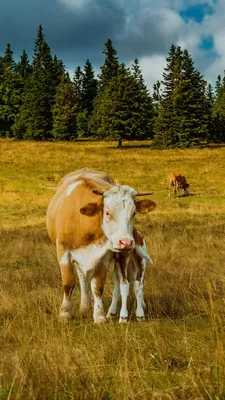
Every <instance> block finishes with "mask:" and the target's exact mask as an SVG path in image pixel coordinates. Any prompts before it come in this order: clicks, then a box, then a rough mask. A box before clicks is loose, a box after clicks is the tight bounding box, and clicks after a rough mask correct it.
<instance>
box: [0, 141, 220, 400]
mask: <svg viewBox="0 0 225 400" xmlns="http://www.w3.org/2000/svg"><path fill="white" fill-rule="evenodd" d="M124 145H125V146H124V148H123V149H121V150H118V149H117V148H116V144H115V143H113V142H107V143H103V142H100V143H97V142H76V143H45V142H43V143H41V142H39V143H35V142H15V141H11V140H10V139H5V140H0V188H1V190H0V271H1V274H0V399H1V400H6V399H8V400H14V399H17V400H56V399H57V400H76V399H82V400H118V399H119V400H120V399H121V400H149V399H154V400H175V399H182V400H187V399H188V400H189V399H190V400H193V399H195V400H202V399H215V400H222V399H225V353H224V346H225V301H224V299H225V245H224V244H225V243H224V236H225V148H223V147H218V148H216V147H215V148H213V147H212V148H202V149H185V150H178V149H173V150H154V149H151V148H150V147H149V143H148V142H132V143H124ZM84 166H87V167H91V168H94V169H98V170H103V171H106V172H108V173H110V174H111V175H112V176H113V177H114V179H116V180H118V181H119V182H120V183H121V184H127V185H130V186H132V187H134V188H135V189H138V190H150V191H154V195H153V196H151V199H152V200H154V201H155V202H156V203H157V208H156V209H155V211H153V212H152V213H150V214H147V215H144V216H137V218H136V226H137V227H138V229H139V230H140V231H141V232H142V233H143V234H144V236H145V239H146V242H147V247H148V253H149V254H150V255H151V257H152V259H153V262H154V264H153V265H152V266H151V265H148V267H147V270H146V277H145V289H144V291H145V300H146V303H147V310H146V321H145V322H142V323H137V322H136V321H135V315H134V311H135V304H134V297H133V294H132V293H130V296H129V315H130V320H129V322H128V323H127V324H119V323H118V317H117V318H116V319H115V320H112V321H109V322H108V323H107V324H105V325H101V326H99V325H95V324H93V322H92V312H90V314H89V315H87V317H86V318H82V317H81V316H80V315H79V311H78V310H79V302H80V294H79V286H78V284H77V288H76V290H75V292H74V294H73V305H74V319H73V320H72V321H71V322H69V323H63V322H61V321H60V320H59V319H58V311H59V307H60V304H61V301H62V293H63V290H62V284H61V277H60V271H59V266H58V263H57V260H56V251H55V246H54V245H52V244H51V242H50V240H49V238H48V235H47V232H46V227H45V215H46V209H47V206H48V203H49V201H50V199H51V197H52V196H53V194H54V192H55V188H56V186H57V183H58V181H59V180H60V178H61V177H62V176H64V175H65V174H66V173H68V172H71V171H74V170H76V169H80V168H82V167H84ZM173 170H180V171H182V172H183V173H184V174H185V176H186V178H187V180H188V182H189V183H190V184H191V187H190V192H191V196H189V197H179V198H174V196H171V198H168V195H167V188H166V184H167V182H166V179H167V175H168V173H169V172H171V171H173ZM112 269H113V268H112V267H111V269H110V271H109V274H108V277H107V282H106V286H105V292H104V303H105V308H106V310H107V307H108V306H109V304H110V299H111V294H112V283H113V282H112Z"/></svg>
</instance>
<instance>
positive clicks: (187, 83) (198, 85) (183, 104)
mask: <svg viewBox="0 0 225 400" xmlns="http://www.w3.org/2000/svg"><path fill="white" fill-rule="evenodd" d="M163 78H164V81H163V85H164V90H163V93H162V100H161V105H160V108H159V110H158V116H157V118H156V120H155V128H154V130H155V136H154V141H153V144H154V145H156V146H158V147H167V146H171V145H172V146H180V147H187V146H195V145H199V144H200V143H201V142H206V141H207V140H208V139H209V127H210V121H211V110H210V107H209V103H208V100H207V96H206V82H205V81H204V79H203V76H202V75H201V74H200V73H199V71H197V70H196V69H195V67H194V63H193V60H192V58H191V56H190V54H189V53H188V51H187V50H184V51H182V50H181V48H180V47H179V46H178V47H175V46H174V45H172V46H171V48H170V52H169V56H168V57H167V66H166V68H165V69H164V73H163Z"/></svg>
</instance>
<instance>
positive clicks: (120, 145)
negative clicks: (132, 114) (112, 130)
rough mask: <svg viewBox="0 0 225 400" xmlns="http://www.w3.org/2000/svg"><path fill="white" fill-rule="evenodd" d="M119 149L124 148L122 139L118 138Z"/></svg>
mask: <svg viewBox="0 0 225 400" xmlns="http://www.w3.org/2000/svg"><path fill="white" fill-rule="evenodd" d="M117 149H122V139H121V138H120V139H118V144H117Z"/></svg>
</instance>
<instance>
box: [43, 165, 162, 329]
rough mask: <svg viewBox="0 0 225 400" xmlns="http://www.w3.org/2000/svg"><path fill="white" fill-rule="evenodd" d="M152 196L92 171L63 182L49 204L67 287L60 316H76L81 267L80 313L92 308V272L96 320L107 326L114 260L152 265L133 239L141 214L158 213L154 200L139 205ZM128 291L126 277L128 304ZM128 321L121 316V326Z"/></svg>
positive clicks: (49, 219)
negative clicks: (106, 301)
mask: <svg viewBox="0 0 225 400" xmlns="http://www.w3.org/2000/svg"><path fill="white" fill-rule="evenodd" d="M147 194H152V193H149V192H145V193H143V192H137V191H136V190H134V189H133V188H131V187H129V186H120V185H115V183H114V180H113V179H112V178H111V177H110V176H109V175H108V174H106V173H104V172H99V171H95V170H91V169H88V168H84V169H81V170H79V171H76V172H73V173H70V174H68V175H66V176H65V177H64V178H63V179H62V180H61V181H60V183H59V186H58V189H57V191H56V193H55V195H54V197H53V198H52V200H51V202H50V204H49V207H48V211H47V221H46V223H47V230H48V233H49V236H50V238H51V239H52V241H53V242H54V243H55V244H56V250H57V258H58V261H59V264H60V269H61V275H62V281H63V287H64V297H63V302H62V305H61V309H60V316H62V317H66V318H71V316H72V300H71V296H72V292H73V289H74V286H75V280H76V276H75V273H74V271H73V265H75V267H76V270H77V274H78V278H79V282H80V289H81V305H80V310H81V311H85V310H87V309H88V308H90V298H89V294H88V277H89V275H90V273H91V272H92V273H93V274H92V278H91V290H92V293H93V296H94V312H93V318H94V321H95V322H98V323H102V322H105V313H104V310H103V303H102V294H103V289H104V282H105V278H106V274H107V270H108V268H109V266H110V264H111V262H112V260H113V257H114V254H115V253H116V254H118V255H119V256H120V257H121V260H122V261H121V260H120V265H121V266H122V265H123V263H124V262H125V264H124V265H126V266H128V264H129V263H130V260H131V258H130V257H131V256H132V257H134V259H135V257H138V256H139V257H141V258H142V259H143V258H144V259H147V260H149V256H148V255H147V254H146V249H145V247H144V246H143V245H140V243H139V242H138V240H137V235H136V234H134V233H133V232H134V226H133V224H134V217H135V214H136V212H140V213H142V214H145V213H147V212H149V211H151V210H153V209H154V208H155V203H154V202H153V201H151V200H147V199H144V200H139V201H137V200H136V199H135V198H136V196H141V195H147ZM135 239H136V240H135ZM132 263H133V261H132ZM127 288H128V289H129V283H128V280H127V277H126V274H125V275H124V276H123V279H122V280H121V282H120V292H121V296H122V298H123V297H124V299H125V297H126V296H127V294H126V293H127ZM124 293H125V294H124ZM124 301H125V300H124ZM125 317H127V316H125V315H121V318H120V321H121V322H123V321H125V319H126V318H125Z"/></svg>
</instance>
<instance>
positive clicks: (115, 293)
mask: <svg viewBox="0 0 225 400" xmlns="http://www.w3.org/2000/svg"><path fill="white" fill-rule="evenodd" d="M115 263H116V261H115ZM113 277H114V288H113V295H112V302H111V304H110V307H109V310H108V313H107V318H110V317H111V316H114V315H116V309H117V303H118V300H119V298H120V280H119V276H118V271H117V267H116V265H115V268H114V275H113Z"/></svg>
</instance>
